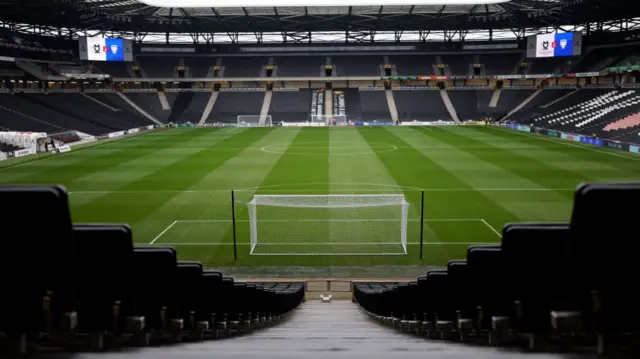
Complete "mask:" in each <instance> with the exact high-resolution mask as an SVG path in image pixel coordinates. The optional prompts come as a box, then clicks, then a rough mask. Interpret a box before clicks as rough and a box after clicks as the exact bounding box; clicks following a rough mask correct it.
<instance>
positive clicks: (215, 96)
mask: <svg viewBox="0 0 640 359" xmlns="http://www.w3.org/2000/svg"><path fill="white" fill-rule="evenodd" d="M218 94H219V92H217V91H214V92H212V93H211V96H210V97H209V101H207V105H206V106H205V107H204V111H202V117H201V118H200V121H199V122H198V125H202V124H204V123H205V122H207V119H208V118H209V115H211V110H213V106H214V105H215V104H216V101H217V100H218Z"/></svg>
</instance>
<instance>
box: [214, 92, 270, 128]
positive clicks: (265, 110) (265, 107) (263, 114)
mask: <svg viewBox="0 0 640 359" xmlns="http://www.w3.org/2000/svg"><path fill="white" fill-rule="evenodd" d="M272 97H273V91H267V92H265V93H264V100H263V101H262V109H261V110H260V120H259V121H258V125H259V126H265V125H266V123H267V116H268V115H269V109H270V108H271V98H272ZM209 101H211V100H209ZM211 107H212V108H213V106H211ZM271 121H272V122H273V119H271Z"/></svg>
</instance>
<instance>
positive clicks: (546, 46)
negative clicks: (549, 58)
mask: <svg viewBox="0 0 640 359" xmlns="http://www.w3.org/2000/svg"><path fill="white" fill-rule="evenodd" d="M542 49H543V50H549V41H543V42H542Z"/></svg>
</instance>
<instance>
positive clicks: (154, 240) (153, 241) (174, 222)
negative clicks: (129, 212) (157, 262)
mask: <svg viewBox="0 0 640 359" xmlns="http://www.w3.org/2000/svg"><path fill="white" fill-rule="evenodd" d="M176 223H178V221H173V223H171V224H170V225H169V226H167V228H165V229H164V231H162V232H160V234H158V235H157V236H156V238H154V239H153V240H152V241H151V242H149V244H154V243H155V242H156V241H157V240H158V239H159V238H160V237H162V235H163V234H165V233H167V231H169V230H170V229H171V227H173V226H174V225H175V224H176ZM163 244H165V243H163Z"/></svg>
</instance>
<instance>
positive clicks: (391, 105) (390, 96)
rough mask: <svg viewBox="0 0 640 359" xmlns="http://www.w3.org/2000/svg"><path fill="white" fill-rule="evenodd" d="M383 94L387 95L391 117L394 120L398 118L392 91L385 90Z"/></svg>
mask: <svg viewBox="0 0 640 359" xmlns="http://www.w3.org/2000/svg"><path fill="white" fill-rule="evenodd" d="M384 94H385V96H386V97H387V106H389V113H390V114H391V119H392V120H393V121H394V122H395V121H397V120H398V108H397V107H396V99H395V98H394V97H393V91H391V90H385V91H384Z"/></svg>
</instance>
